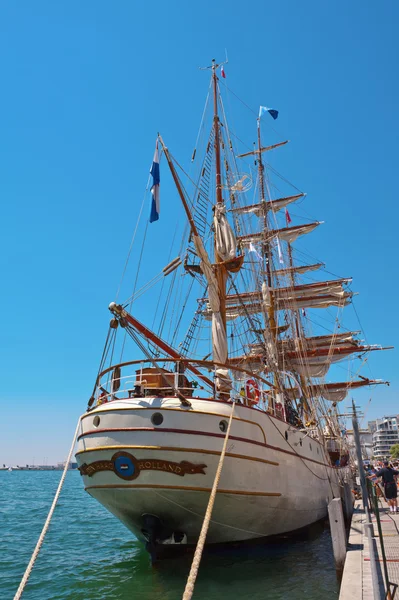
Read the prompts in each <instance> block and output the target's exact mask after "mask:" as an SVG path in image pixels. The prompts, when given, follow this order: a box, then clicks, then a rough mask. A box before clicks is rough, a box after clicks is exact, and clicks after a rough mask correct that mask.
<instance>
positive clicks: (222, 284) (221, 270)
mask: <svg viewBox="0 0 399 600" xmlns="http://www.w3.org/2000/svg"><path fill="white" fill-rule="evenodd" d="M218 66H219V65H217V64H216V61H215V59H214V58H213V59H212V82H213V128H214V132H215V163H216V164H215V173H216V204H217V205H219V206H222V205H223V195H222V173H221V160H220V121H219V115H218V86H217V81H218V78H217V75H216V69H217V67H218ZM215 263H216V264H215V275H216V280H217V283H218V295H219V302H220V315H221V318H222V323H223V327H224V331H225V332H226V335H227V327H226V281H227V270H226V267H225V265H224V261H223V259H222V257H221V256H220V255H219V253H218V252H217V249H216V233H215Z"/></svg>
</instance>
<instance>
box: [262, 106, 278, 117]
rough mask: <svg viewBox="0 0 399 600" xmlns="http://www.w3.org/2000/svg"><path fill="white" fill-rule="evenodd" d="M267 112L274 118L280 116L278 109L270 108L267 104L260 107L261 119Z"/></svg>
mask: <svg viewBox="0 0 399 600" xmlns="http://www.w3.org/2000/svg"><path fill="white" fill-rule="evenodd" d="M265 112H268V113H269V115H271V116H272V117H273V119H277V117H278V110H276V109H275V108H268V107H267V106H261V107H260V108H259V119H260V118H261V117H262V116H263V115H264V114H265Z"/></svg>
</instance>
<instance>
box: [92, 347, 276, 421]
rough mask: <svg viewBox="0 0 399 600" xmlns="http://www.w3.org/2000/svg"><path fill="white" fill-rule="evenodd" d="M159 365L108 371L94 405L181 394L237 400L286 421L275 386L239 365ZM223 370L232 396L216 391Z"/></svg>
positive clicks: (100, 380) (168, 361)
mask: <svg viewBox="0 0 399 600" xmlns="http://www.w3.org/2000/svg"><path fill="white" fill-rule="evenodd" d="M159 364H161V365H162V367H157V368H154V367H153V362H152V361H151V360H134V361H129V362H125V363H119V364H116V365H113V366H110V367H109V368H107V369H105V370H104V371H102V372H101V373H100V374H99V376H98V378H97V382H96V390H95V402H94V405H97V406H98V405H100V404H103V403H105V402H110V401H113V400H118V399H119V400H120V399H128V398H141V397H143V396H150V395H151V396H154V395H159V396H171V395H175V394H176V392H178V393H179V394H180V395H183V396H185V397H187V398H201V399H204V400H219V401H225V402H233V401H235V402H236V403H237V404H243V405H245V406H249V407H252V408H256V409H258V410H261V411H264V412H267V413H269V414H271V415H273V416H275V417H277V418H279V419H281V420H282V421H286V411H285V409H284V407H283V406H281V405H277V404H276V402H275V395H276V394H275V389H274V387H273V384H271V383H270V382H269V381H267V380H266V379H264V378H263V377H262V376H260V375H259V374H255V373H253V372H252V371H249V370H247V369H242V368H240V367H237V366H236V365H229V364H228V363H226V364H225V365H222V364H221V363H215V362H212V361H205V360H192V359H190V360H188V359H172V358H170V359H158V360H157V365H159ZM188 365H191V366H194V367H195V368H196V369H198V371H199V372H200V373H201V375H195V374H192V373H190V371H189V370H188V369H187V366H188ZM168 367H169V368H168ZM220 367H225V368H228V369H229V372H230V376H231V385H232V388H231V390H230V392H229V393H227V392H219V393H217V392H216V390H215V386H214V383H213V381H214V377H215V375H216V370H217V369H220ZM172 369H173V371H172ZM191 375H192V376H193V377H192V379H191ZM188 376H190V379H189V378H188ZM201 376H203V377H204V378H205V379H206V380H207V382H208V383H207V382H206V381H205V382H204V381H203V379H201Z"/></svg>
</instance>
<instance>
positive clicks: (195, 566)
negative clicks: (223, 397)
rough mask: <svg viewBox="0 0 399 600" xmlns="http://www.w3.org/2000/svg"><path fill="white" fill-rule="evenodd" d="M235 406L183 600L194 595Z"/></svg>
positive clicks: (232, 409) (232, 410)
mask: <svg viewBox="0 0 399 600" xmlns="http://www.w3.org/2000/svg"><path fill="white" fill-rule="evenodd" d="M234 406H235V402H233V406H232V408H231V415H230V419H229V424H228V427H227V431H226V437H225V438H224V444H223V449H222V453H221V455H220V459H219V464H218V468H217V469H216V475H215V480H214V482H213V486H212V491H211V495H210V497H209V502H208V506H207V509H206V513H205V517H204V522H203V523H202V529H201V533H200V536H199V538H198V542H197V547H196V549H195V554H194V558H193V562H192V563H191V569H190V574H189V576H188V579H187V583H186V588H185V590H184V594H183V598H182V600H190V599H191V597H192V595H193V592H194V585H195V581H196V579H197V575H198V569H199V566H200V562H201V557H202V551H203V549H204V545H205V539H206V535H207V533H208V529H209V523H210V520H211V516H212V510H213V505H214V503H215V498H216V492H217V488H218V485H219V480H220V475H221V473H222V468H223V463H224V457H225V455H226V448H227V441H228V439H229V435H230V428H231V424H232V422H233V413H234Z"/></svg>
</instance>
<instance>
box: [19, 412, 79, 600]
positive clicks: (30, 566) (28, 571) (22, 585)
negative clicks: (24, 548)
mask: <svg viewBox="0 0 399 600" xmlns="http://www.w3.org/2000/svg"><path fill="white" fill-rule="evenodd" d="M79 426H80V419H79V421H78V424H77V426H76V431H75V433H74V436H73V441H72V445H71V449H70V450H69V454H68V458H67V460H66V463H65V467H64V471H63V473H62V476H61V480H60V483H59V484H58V488H57V491H56V493H55V496H54V500H53V503H52V505H51V508H50V511H49V513H48V515H47V519H46V522H45V524H44V527H43V529H42V532H41V534H40V537H39V539H38V541H37V544H36V547H35V549H34V551H33V554H32V556H31V559H30V561H29V564H28V566H27V567H26V571H25V573H24V576H23V577H22V580H21V583H20V584H19V588H18V590H17V593H16V594H15V596H14V600H19V599H20V598H21V596H22V594H23V591H24V588H25V586H26V584H27V582H28V579H29V576H30V574H31V571H32V569H33V566H34V564H35V562H36V559H37V557H38V554H39V552H40V548H41V546H42V544H43V540H44V538H45V535H46V533H47V530H48V528H49V525H50V521H51V518H52V516H53V513H54V509H55V507H56V504H57V502H58V498H59V496H60V493H61V489H62V486H63V485H64V480H65V476H66V474H67V471H68V466H69V463H70V462H71V457H72V452H73V449H74V447H75V442H76V437H77V435H78V431H79Z"/></svg>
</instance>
